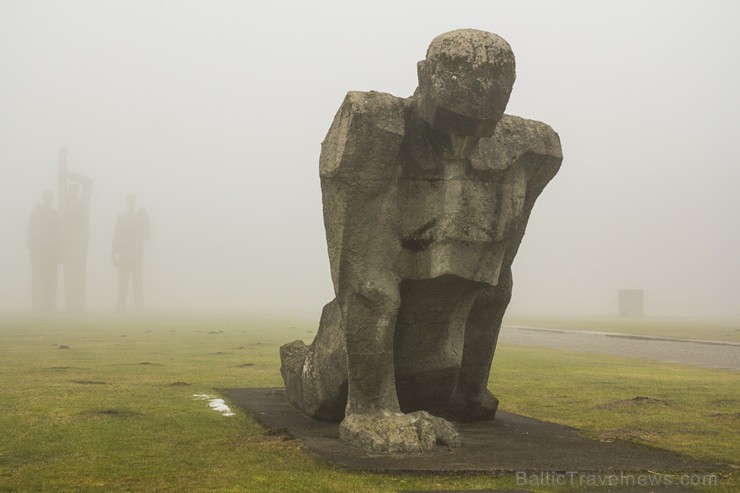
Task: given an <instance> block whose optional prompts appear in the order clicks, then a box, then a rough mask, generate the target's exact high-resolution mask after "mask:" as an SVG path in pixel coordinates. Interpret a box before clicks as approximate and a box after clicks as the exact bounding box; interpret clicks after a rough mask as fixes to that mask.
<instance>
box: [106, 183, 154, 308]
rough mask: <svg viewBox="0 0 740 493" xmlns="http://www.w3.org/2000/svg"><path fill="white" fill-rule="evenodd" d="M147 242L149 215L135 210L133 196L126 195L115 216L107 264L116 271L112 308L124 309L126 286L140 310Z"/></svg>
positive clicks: (134, 197) (142, 304)
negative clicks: (122, 205)
mask: <svg viewBox="0 0 740 493" xmlns="http://www.w3.org/2000/svg"><path fill="white" fill-rule="evenodd" d="M148 239H149V214H147V212H146V211H145V210H144V209H139V210H136V196H135V195H128V196H126V212H123V213H122V214H119V215H118V218H117V220H116V230H115V233H114V236H113V248H112V249H111V261H112V262H113V265H114V266H115V267H116V268H117V269H118V296H117V301H116V308H117V309H118V311H123V310H125V309H126V296H127V293H128V286H129V284H131V286H132V288H133V292H134V307H135V308H136V310H138V311H141V310H143V309H144V240H148Z"/></svg>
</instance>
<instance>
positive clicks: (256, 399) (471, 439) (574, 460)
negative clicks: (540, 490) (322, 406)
mask: <svg viewBox="0 0 740 493" xmlns="http://www.w3.org/2000/svg"><path fill="white" fill-rule="evenodd" d="M220 392H221V393H222V394H223V395H224V396H225V397H227V398H228V399H229V400H230V403H231V404H233V405H234V406H237V407H240V408H242V409H244V410H246V411H247V412H248V413H249V414H250V415H251V416H252V417H254V419H256V420H257V421H259V422H260V423H262V424H263V425H264V426H267V427H268V428H271V429H283V430H287V432H289V433H290V434H291V435H292V436H293V437H295V438H298V439H300V440H301V442H302V443H303V444H304V445H305V446H306V447H307V448H308V449H309V450H310V451H311V452H312V453H314V454H315V455H316V456H317V457H319V458H320V459H322V460H323V461H325V462H328V463H329V464H332V465H334V466H336V467H339V468H342V469H348V470H361V471H362V470H364V471H382V472H411V471H414V472H429V473H434V474H439V473H445V472H448V473H450V472H482V473H484V472H487V473H510V474H513V473H514V472H516V471H527V472H529V473H532V474H535V473H537V472H540V471H551V472H567V471H572V472H576V473H594V472H606V473H609V472H616V473H620V472H641V471H642V472H644V471H657V472H660V473H672V474H676V473H691V472H700V471H701V472H718V471H731V470H732V467H731V466H728V465H726V464H719V463H713V462H707V461H699V460H696V459H692V458H690V457H686V456H683V455H679V454H676V453H673V452H669V451H666V450H660V449H657V448H653V447H647V446H642V445H637V444H633V443H628V442H623V441H620V440H615V441H610V442H601V441H598V440H591V439H588V438H585V437H583V436H582V435H581V434H580V433H578V431H577V430H575V429H573V428H569V427H567V426H561V425H557V424H553V423H547V422H544V421H539V420H536V419H532V418H527V417H524V416H518V415H516V414H509V413H505V412H500V413H499V415H498V416H497V418H496V419H495V420H492V421H480V422H475V423H471V422H468V423H456V426H457V429H458V431H459V433H460V435H461V437H462V441H463V442H464V444H463V446H461V447H437V448H436V449H434V450H431V451H426V452H425V453H423V454H376V453H367V452H364V451H362V450H360V449H358V448H356V447H352V446H349V445H347V444H346V443H344V442H342V441H341V440H340V439H339V427H338V426H337V424H336V423H331V422H328V421H321V420H316V419H312V418H309V417H307V416H306V415H304V414H301V413H300V412H299V411H298V410H297V409H296V408H294V407H293V406H291V405H290V404H289V403H288V402H287V401H286V399H285V392H284V391H283V389H226V390H222V391H220ZM232 407H233V406H232ZM675 479H677V478H675V477H674V480H675ZM619 491H621V490H619Z"/></svg>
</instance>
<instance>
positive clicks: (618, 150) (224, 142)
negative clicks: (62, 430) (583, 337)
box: [0, 0, 740, 316]
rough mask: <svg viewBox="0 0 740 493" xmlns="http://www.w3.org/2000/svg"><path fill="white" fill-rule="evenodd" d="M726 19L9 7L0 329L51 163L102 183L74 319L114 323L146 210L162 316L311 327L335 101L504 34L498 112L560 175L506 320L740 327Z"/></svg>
mask: <svg viewBox="0 0 740 493" xmlns="http://www.w3.org/2000/svg"><path fill="white" fill-rule="evenodd" d="M739 5H740V4H738V3H737V2H734V1H727V2H720V1H713V2H712V1H708V2H681V1H670V2H657V1H654V2H650V1H641V2H638V1H626V0H620V1H615V2H592V1H581V2H572V1H571V2H565V1H558V2H527V1H516V2H514V1H507V2H499V1H479V2H478V1H455V2H451V1H448V2H437V1H425V2H401V1H393V2H388V1H372V2H353V1H343V2H338V1H337V2H320V1H317V2H299V1H295V2H245V1H241V2H236V1H235V2H227V1H183V0H177V1H176V0H160V1H131V0H128V1H117V2H114V1H65V2H58V1H45V2H44V1H33V0H31V1H29V0H22V1H21V0H18V1H13V0H0V70H1V71H2V72H1V73H0V171H1V173H0V177H2V179H1V180H0V197H2V207H1V208H0V228H1V231H2V236H0V242H1V243H0V310H8V309H23V308H26V307H28V306H29V303H30V301H29V299H30V262H29V257H28V253H27V251H26V245H25V231H26V226H27V221H28V214H29V213H30V211H31V210H32V209H33V207H34V205H35V204H36V203H37V202H38V201H39V199H40V195H41V193H42V191H43V190H44V189H54V188H55V183H56V182H55V179H56V175H55V173H56V166H57V152H58V148H59V146H60V145H67V146H69V148H70V154H69V168H70V170H73V171H77V172H79V173H82V174H85V175H88V176H90V177H92V178H93V179H94V180H95V188H94V191H93V211H92V217H91V244H90V254H89V257H88V271H89V275H88V305H89V306H90V308H91V309H99V310H104V309H109V308H111V307H113V305H114V303H115V271H114V268H113V267H112V266H111V264H110V262H109V253H110V244H111V239H112V235H113V228H114V222H115V215H116V213H118V212H120V211H122V209H123V208H124V197H125V195H126V194H127V193H130V192H134V193H136V194H137V196H138V205H140V206H141V207H144V208H146V209H147V210H148V211H149V214H150V216H151V220H152V239H151V241H150V242H149V243H148V244H147V251H146V255H147V259H146V274H145V276H146V280H145V283H146V292H147V294H146V296H147V298H148V301H149V305H150V306H151V307H156V308H162V309H177V308H188V309H201V308H202V309H229V310H232V309H233V310H250V311H266V312H290V313H305V314H317V313H318V311H319V310H320V308H321V306H322V305H323V304H324V303H326V302H328V301H329V300H330V299H331V298H332V297H333V294H332V288H331V281H330V277H329V268H328V260H327V254H326V244H325V239H324V230H323V223H322V216H321V195H320V190H319V179H318V156H319V150H320V147H319V145H320V143H321V141H322V139H323V137H324V135H325V134H326V131H327V130H328V128H329V125H330V123H331V120H332V118H333V116H334V113H335V112H336V110H337V109H338V107H339V104H340V103H341V101H342V99H343V97H344V94H345V93H346V92H347V91H349V90H378V91H384V92H390V93H392V94H395V95H397V96H403V97H406V96H409V95H410V94H411V93H412V92H413V90H414V88H415V86H416V62H417V61H418V60H420V59H422V58H424V54H425V51H426V47H427V45H428V44H429V42H430V41H431V40H432V38H433V37H434V36H436V35H438V34H440V33H442V32H445V31H449V30H452V29H457V28H463V27H471V28H477V29H483V30H487V31H492V32H495V33H497V34H499V35H501V36H503V37H504V38H505V39H507V40H508V41H509V43H510V44H511V45H512V47H513V49H514V53H515V54H516V56H517V82H516V84H515V86H514V92H513V95H512V98H511V101H510V103H509V107H508V110H507V113H509V114H514V115H519V116H523V117H526V118H532V119H537V120H542V121H545V122H547V123H548V124H550V125H551V126H552V127H553V128H555V130H556V131H558V133H559V134H560V138H561V140H562V143H563V150H564V154H565V160H564V162H563V166H562V168H561V171H560V173H559V174H558V176H557V177H556V178H555V179H554V180H553V181H552V182H551V184H550V185H549V187H548V188H547V189H546V190H545V192H544V193H543V195H542V196H541V198H540V200H539V202H538V203H537V205H536V206H535V210H534V212H533V214H532V219H531V220H530V223H529V227H528V233H527V235H526V236H525V238H524V242H523V244H522V247H521V249H520V253H519V256H518V257H517V260H516V261H515V264H514V284H515V290H514V299H513V301H512V305H511V307H510V311H511V312H513V313H540V314H613V313H614V312H615V310H616V291H617V289H619V288H644V289H645V290H646V299H647V311H648V313H649V314H653V315H713V316H740V303H739V302H738V301H739V300H740V260H739V257H740V255H738V252H740V226H739V224H740V222H739V221H738V212H740V163H739V162H738V157H737V149H736V142H737V139H738V137H737V135H738V134H739V133H740V123H738V122H739V121H740V120H739V119H738V115H740V96H738V88H740V70H739V67H738V65H739V64H738V55H737V53H738V52H740V31H739V30H738V29H737V26H736V22H737V19H738V18H740V16H739V14H740V7H739Z"/></svg>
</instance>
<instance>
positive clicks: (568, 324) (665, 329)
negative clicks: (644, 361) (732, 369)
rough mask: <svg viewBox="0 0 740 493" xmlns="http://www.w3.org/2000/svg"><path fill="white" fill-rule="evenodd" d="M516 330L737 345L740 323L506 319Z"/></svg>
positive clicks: (719, 320)
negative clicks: (633, 336) (557, 331)
mask: <svg viewBox="0 0 740 493" xmlns="http://www.w3.org/2000/svg"><path fill="white" fill-rule="evenodd" d="M504 323H505V324H507V325H512V326H519V327H542V328H548V329H564V330H589V331H596V332H616V333H622V334H631V335H649V336H658V337H668V338H676V339H702V340H709V341H726V342H740V319H737V318H734V319H733V318H692V317H684V318H678V317H525V316H516V315H510V316H507V317H506V319H505V321H504Z"/></svg>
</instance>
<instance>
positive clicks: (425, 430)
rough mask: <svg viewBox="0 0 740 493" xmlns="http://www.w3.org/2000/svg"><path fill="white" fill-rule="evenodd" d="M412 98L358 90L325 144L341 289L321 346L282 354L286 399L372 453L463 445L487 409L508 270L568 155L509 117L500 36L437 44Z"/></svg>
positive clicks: (506, 61)
mask: <svg viewBox="0 0 740 493" xmlns="http://www.w3.org/2000/svg"><path fill="white" fill-rule="evenodd" d="M418 77H419V87H418V89H417V90H416V92H415V93H414V95H413V96H412V97H410V98H407V99H402V98H398V97H395V96H392V95H390V94H385V93H380V92H373V91H371V92H350V93H348V94H347V96H346V98H345V100H344V102H343V103H342V106H341V107H340V109H339V111H338V113H337V114H336V116H335V118H334V122H333V123H332V125H331V128H330V129H329V132H328V134H327V136H326V139H325V140H324V142H323V143H322V149H321V158H320V175H321V189H322V196H323V208H324V224H325V228H326V237H327V243H328V250H329V259H330V264H331V276H332V281H333V284H334V291H335V294H336V298H335V299H334V300H333V301H332V302H330V303H329V304H328V305H326V306H325V307H324V310H323V313H322V316H321V322H320V324H319V329H318V333H317V335H316V338H315V340H314V341H313V343H312V344H311V346H306V345H305V344H303V342H302V341H295V342H292V343H290V344H287V345H285V346H283V347H282V348H281V360H282V366H281V373H282V375H283V379H284V381H285V386H286V392H287V396H288V399H289V400H290V402H291V403H292V404H293V405H295V406H297V407H298V408H300V409H301V410H302V411H303V412H304V413H306V414H308V415H310V416H312V417H315V418H318V419H324V420H335V421H341V425H340V437H341V438H342V439H343V440H345V441H347V442H349V443H351V444H353V445H355V446H357V447H360V448H361V449H363V450H366V451H368V452H414V451H423V450H428V449H429V448H431V447H433V446H434V445H435V443H440V444H445V445H453V446H454V445H457V444H459V438H458V436H457V433H456V431H455V428H454V426H453V425H452V424H450V422H449V421H447V420H483V419H492V418H493V417H494V414H495V412H496V408H497V405H498V401H497V399H496V398H495V397H494V396H493V395H492V394H491V393H490V392H489V391H488V389H487V385H488V377H489V373H490V368H491V362H492V359H493V355H494V350H495V348H496V340H497V337H498V333H499V329H500V326H501V319H502V317H503V315H504V311H505V309H506V306H507V305H508V303H509V299H510V296H511V288H512V280H511V264H512V262H513V260H514V256H515V255H516V252H517V249H518V247H519V244H520V242H521V240H522V237H523V235H524V230H525V226H526V224H527V220H528V218H529V214H530V212H531V210H532V206H533V205H534V202H535V200H536V199H537V197H538V196H539V195H540V193H541V192H542V190H543V188H544V187H545V185H547V183H548V182H549V181H550V180H551V179H552V178H553V176H555V174H556V173H557V171H558V169H559V167H560V163H561V161H562V153H561V148H560V141H559V138H558V135H557V134H556V133H555V132H554V131H553V130H552V129H551V128H550V127H549V126H547V125H545V124H544V123H540V122H537V121H532V120H525V119H523V118H519V117H515V116H509V115H505V114H504V110H505V108H506V104H507V102H508V100H509V95H510V93H511V89H512V86H513V83H514V78H515V68H514V55H513V53H512V51H511V48H510V47H509V45H508V43H507V42H506V41H504V40H503V39H502V38H500V37H499V36H497V35H495V34H491V33H487V32H483V31H477V30H471V29H465V30H458V31H453V32H449V33H446V34H442V35H440V36H438V37H437V38H435V39H434V40H433V41H432V43H431V45H430V46H429V49H428V51H427V56H426V59H425V60H423V61H421V62H419V64H418Z"/></svg>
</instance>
